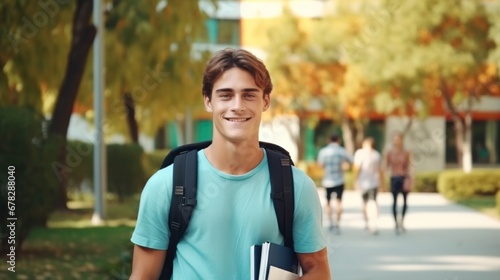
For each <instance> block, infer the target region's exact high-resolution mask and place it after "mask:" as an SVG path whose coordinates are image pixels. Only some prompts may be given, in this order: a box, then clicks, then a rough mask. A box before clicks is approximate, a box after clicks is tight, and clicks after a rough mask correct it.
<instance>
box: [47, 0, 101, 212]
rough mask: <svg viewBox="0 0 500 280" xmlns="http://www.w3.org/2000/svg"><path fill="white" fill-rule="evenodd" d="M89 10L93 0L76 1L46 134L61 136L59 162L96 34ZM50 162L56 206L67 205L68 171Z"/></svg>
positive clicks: (63, 152)
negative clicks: (56, 180) (64, 63)
mask: <svg viewBox="0 0 500 280" xmlns="http://www.w3.org/2000/svg"><path fill="white" fill-rule="evenodd" d="M92 10H93V2H92V1H87V0H78V1H77V6H76V8H75V13H74V18H73V26H72V30H71V35H72V38H71V48H70V50H69V54H68V60H67V66H66V72H65V75H64V79H63V81H62V83H61V87H60V88H59V94H58V97H57V101H56V104H55V108H54V111H53V113H52V119H51V122H50V126H49V134H51V135H53V136H57V137H59V138H60V139H61V140H62V141H61V146H60V149H59V157H58V159H59V161H60V162H66V159H67V156H68V154H67V149H66V134H67V132H68V126H69V119H70V118H71V114H72V113H73V105H74V103H75V100H76V96H77V94H78V90H79V87H80V82H81V80H82V77H83V73H84V69H85V65H86V60H87V57H88V54H89V52H90V48H91V46H92V43H93V41H94V37H95V35H96V28H95V26H94V25H93V24H92V23H91V16H92ZM53 166H54V169H55V171H56V172H58V178H59V183H60V193H59V199H58V202H57V203H58V207H59V208H61V209H66V208H67V206H66V202H67V200H68V199H67V184H68V174H67V171H66V170H65V169H59V168H58V167H56V165H55V163H54V165H53Z"/></svg>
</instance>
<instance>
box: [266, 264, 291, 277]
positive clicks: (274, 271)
mask: <svg viewBox="0 0 500 280" xmlns="http://www.w3.org/2000/svg"><path fill="white" fill-rule="evenodd" d="M297 279H299V275H297V274H295V273H291V272H289V271H286V270H284V269H281V268H278V267H275V266H271V267H270V268H269V277H268V278H267V280H297Z"/></svg>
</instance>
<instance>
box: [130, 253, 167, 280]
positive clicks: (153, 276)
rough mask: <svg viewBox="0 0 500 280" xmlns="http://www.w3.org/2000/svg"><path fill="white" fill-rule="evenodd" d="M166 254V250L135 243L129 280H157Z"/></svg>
mask: <svg viewBox="0 0 500 280" xmlns="http://www.w3.org/2000/svg"><path fill="white" fill-rule="evenodd" d="M166 254H167V251H166V250H155V249H150V248H146V247H142V246H138V245H135V246H134V258H133V262H132V275H130V280H136V279H140V280H157V279H158V278H159V277H160V274H161V270H162V268H163V262H164V261H165V255H166Z"/></svg>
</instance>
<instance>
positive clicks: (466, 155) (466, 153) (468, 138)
mask: <svg viewBox="0 0 500 280" xmlns="http://www.w3.org/2000/svg"><path fill="white" fill-rule="evenodd" d="M473 98H474V96H473V93H472V92H471V93H469V97H468V98H467V111H466V112H465V117H464V134H463V135H464V141H463V149H462V152H463V154H462V168H463V170H464V172H465V173H469V172H471V171H472V131H471V130H472V105H473Z"/></svg>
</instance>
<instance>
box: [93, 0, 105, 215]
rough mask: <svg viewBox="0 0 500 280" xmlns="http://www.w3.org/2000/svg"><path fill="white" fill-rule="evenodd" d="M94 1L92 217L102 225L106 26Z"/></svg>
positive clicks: (103, 213) (99, 4)
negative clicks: (104, 46) (95, 30)
mask: <svg viewBox="0 0 500 280" xmlns="http://www.w3.org/2000/svg"><path fill="white" fill-rule="evenodd" d="M93 1H94V10H93V13H94V24H95V27H96V29H97V33H96V36H95V39H94V114H95V115H94V117H95V120H94V124H95V132H96V134H95V142H94V199H95V205H94V214H93V215H92V224H93V225H101V224H103V223H104V220H105V219H106V200H105V194H106V189H107V188H106V182H107V180H106V179H107V176H106V175H107V168H106V145H105V143H104V135H103V134H104V131H103V130H104V129H103V119H104V110H103V106H102V100H103V98H104V74H103V71H102V70H103V67H104V66H103V65H104V48H103V45H104V44H103V40H104V24H103V19H102V16H103V9H102V7H103V6H102V3H101V0H93Z"/></svg>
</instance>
